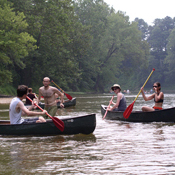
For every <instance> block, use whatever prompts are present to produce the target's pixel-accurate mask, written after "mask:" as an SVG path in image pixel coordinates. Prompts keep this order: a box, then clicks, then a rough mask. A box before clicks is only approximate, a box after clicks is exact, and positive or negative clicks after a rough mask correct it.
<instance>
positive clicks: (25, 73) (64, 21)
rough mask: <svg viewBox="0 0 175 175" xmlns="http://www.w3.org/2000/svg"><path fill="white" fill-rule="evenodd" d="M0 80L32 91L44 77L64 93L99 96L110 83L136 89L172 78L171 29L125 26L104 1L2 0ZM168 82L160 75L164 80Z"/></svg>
mask: <svg viewBox="0 0 175 175" xmlns="http://www.w3.org/2000/svg"><path fill="white" fill-rule="evenodd" d="M0 12H1V13H0V22H1V26H0V60H1V62H0V75H1V76H0V83H1V84H2V82H3V81H4V79H5V80H7V82H6V83H8V82H12V85H13V86H14V87H16V86H17V85H18V84H26V85H28V86H31V87H33V88H34V89H35V90H38V87H39V86H41V85H42V79H43V77H45V76H48V77H50V78H51V79H53V80H54V81H55V82H57V84H59V86H60V87H62V88H63V89H64V90H66V91H67V90H73V91H97V92H104V91H106V90H108V89H109V87H110V86H111V85H112V84H114V83H119V84H121V86H122V87H124V88H127V89H128V88H129V89H134V88H139V87H140V86H141V85H142V84H143V79H146V78H147V75H148V74H149V72H150V71H151V70H152V68H155V69H156V71H155V73H154V75H155V76H153V77H152V78H151V80H150V81H149V82H148V85H150V84H152V83H153V82H154V81H160V82H161V83H167V82H169V81H170V80H171V77H172V76H173V74H174V67H173V65H174V64H175V63H174V50H173V49H174V33H175V32H174V25H175V23H174V22H175V20H174V19H172V18H170V17H166V18H164V19H155V21H154V25H153V26H148V24H147V23H146V22H145V21H144V20H143V19H139V18H136V19H135V20H134V21H133V22H130V21H129V16H126V15H125V13H124V12H122V11H118V12H116V11H115V10H114V9H113V8H110V7H109V6H108V5H107V4H106V3H105V2H104V1H103V0H75V1H72V0H62V1H58V0H47V1H46V0H25V1H24V0H18V1H16V0H2V1H1V2H0ZM167 76H168V77H169V78H166V77H167Z"/></svg>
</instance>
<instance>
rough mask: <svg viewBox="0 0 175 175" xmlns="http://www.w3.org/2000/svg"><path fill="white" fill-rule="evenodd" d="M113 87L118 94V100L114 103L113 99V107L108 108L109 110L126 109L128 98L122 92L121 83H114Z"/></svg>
mask: <svg viewBox="0 0 175 175" xmlns="http://www.w3.org/2000/svg"><path fill="white" fill-rule="evenodd" d="M111 89H112V90H113V91H114V92H115V93H116V95H117V101H116V103H114V102H113V101H112V104H113V107H110V106H109V108H108V109H107V110H108V111H125V109H126V99H125V96H124V94H122V93H121V87H120V85H119V84H114V85H113V86H112V87H111Z"/></svg>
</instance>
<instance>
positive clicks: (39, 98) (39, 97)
mask: <svg viewBox="0 0 175 175" xmlns="http://www.w3.org/2000/svg"><path fill="white" fill-rule="evenodd" d="M41 96H42V94H41V89H39V94H38V98H37V104H39V102H40V100H41Z"/></svg>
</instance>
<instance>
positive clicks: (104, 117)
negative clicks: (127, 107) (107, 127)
mask: <svg viewBox="0 0 175 175" xmlns="http://www.w3.org/2000/svg"><path fill="white" fill-rule="evenodd" d="M113 98H114V95H113V96H112V98H111V100H110V102H109V105H108V107H107V108H109V107H110V105H111V103H112V100H113ZM107 113H108V110H107V109H106V112H105V115H104V117H103V119H104V118H105V117H106V115H107Z"/></svg>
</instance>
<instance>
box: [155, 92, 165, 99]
mask: <svg viewBox="0 0 175 175" xmlns="http://www.w3.org/2000/svg"><path fill="white" fill-rule="evenodd" d="M160 99H164V95H163V92H160V93H156V95H155V101H159V100H160Z"/></svg>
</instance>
